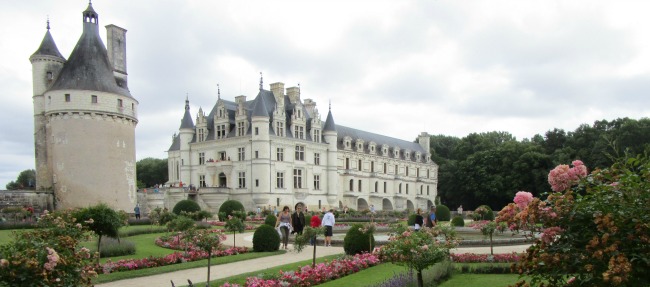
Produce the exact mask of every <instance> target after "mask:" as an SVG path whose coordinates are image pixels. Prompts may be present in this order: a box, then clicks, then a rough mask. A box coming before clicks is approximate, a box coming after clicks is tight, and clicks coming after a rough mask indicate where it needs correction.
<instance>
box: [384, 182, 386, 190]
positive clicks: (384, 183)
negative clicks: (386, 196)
mask: <svg viewBox="0 0 650 287" xmlns="http://www.w3.org/2000/svg"><path fill="white" fill-rule="evenodd" d="M384 193H386V182H385V181H384Z"/></svg>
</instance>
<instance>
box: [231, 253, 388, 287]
mask: <svg viewBox="0 0 650 287" xmlns="http://www.w3.org/2000/svg"><path fill="white" fill-rule="evenodd" d="M379 263H380V260H379V257H378V256H377V255H376V254H371V253H362V254H357V255H354V256H353V257H348V258H344V259H337V260H332V261H330V262H324V263H319V264H316V266H314V267H311V265H306V266H303V267H300V268H298V270H295V271H280V274H279V276H278V278H277V279H261V278H257V277H248V278H246V283H245V284H244V286H245V287H282V286H313V285H317V284H322V283H324V282H327V281H331V280H334V279H338V278H341V277H343V276H346V275H350V274H353V273H356V272H359V271H361V270H364V269H367V268H369V267H372V266H375V265H377V264H379ZM221 287H242V286H241V285H239V284H231V283H224V284H223V285H221Z"/></svg>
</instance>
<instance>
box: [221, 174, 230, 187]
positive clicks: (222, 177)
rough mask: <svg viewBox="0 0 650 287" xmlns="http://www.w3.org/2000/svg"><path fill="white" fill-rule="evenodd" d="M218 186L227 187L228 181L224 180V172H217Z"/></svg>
mask: <svg viewBox="0 0 650 287" xmlns="http://www.w3.org/2000/svg"><path fill="white" fill-rule="evenodd" d="M219 187H228V182H227V181H226V174H224V173H223V172H222V173H220V174H219Z"/></svg>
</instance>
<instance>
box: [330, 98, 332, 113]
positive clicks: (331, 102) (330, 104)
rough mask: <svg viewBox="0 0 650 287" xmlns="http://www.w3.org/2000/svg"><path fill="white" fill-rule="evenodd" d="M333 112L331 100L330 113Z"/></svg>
mask: <svg viewBox="0 0 650 287" xmlns="http://www.w3.org/2000/svg"><path fill="white" fill-rule="evenodd" d="M331 111H332V100H330V112H331Z"/></svg>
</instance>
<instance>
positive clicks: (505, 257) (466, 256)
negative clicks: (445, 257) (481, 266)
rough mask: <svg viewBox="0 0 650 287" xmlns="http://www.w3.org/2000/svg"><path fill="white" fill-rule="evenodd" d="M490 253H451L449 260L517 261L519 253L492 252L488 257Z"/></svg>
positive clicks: (463, 261)
mask: <svg viewBox="0 0 650 287" xmlns="http://www.w3.org/2000/svg"><path fill="white" fill-rule="evenodd" d="M490 256H491V255H490V254H474V253H463V254H453V253H452V254H451V261H453V262H454V263H489V262H497V263H514V262H519V258H520V257H521V254H518V253H514V252H513V253H510V254H494V255H492V256H491V257H492V258H490Z"/></svg>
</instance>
